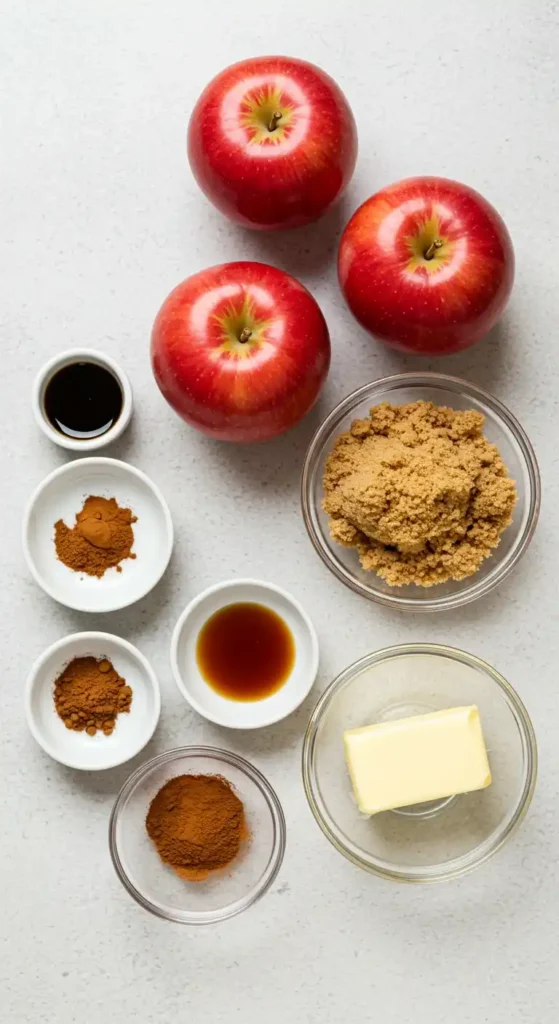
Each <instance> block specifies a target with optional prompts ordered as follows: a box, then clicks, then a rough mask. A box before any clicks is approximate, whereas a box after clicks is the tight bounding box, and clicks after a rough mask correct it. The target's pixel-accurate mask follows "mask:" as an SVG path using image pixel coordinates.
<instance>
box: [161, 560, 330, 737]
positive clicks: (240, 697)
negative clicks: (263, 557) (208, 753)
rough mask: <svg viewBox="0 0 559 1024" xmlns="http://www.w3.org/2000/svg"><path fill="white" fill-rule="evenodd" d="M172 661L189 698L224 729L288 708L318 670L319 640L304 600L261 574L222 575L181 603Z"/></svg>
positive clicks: (261, 723)
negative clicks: (226, 577)
mask: <svg viewBox="0 0 559 1024" xmlns="http://www.w3.org/2000/svg"><path fill="white" fill-rule="evenodd" d="M171 665H172V668H173V674H174V676H175V681H176V683H177V686H178V688H179V690H180V692H181V693H182V695H183V697H184V698H185V700H186V701H188V703H189V704H190V705H191V707H193V708H194V710H195V711H197V712H198V713H199V714H200V715H203V717H204V718H207V719H208V720H209V721H210V722H214V723H215V724H216V725H221V726H223V727H225V728H228V729H261V728H263V727H265V726H269V725H273V724H275V723H276V722H279V721H280V720H281V719H283V718H286V717H287V715H290V714H291V713H292V712H293V711H295V710H296V708H298V707H299V705H300V704H301V703H302V702H303V701H304V700H305V698H306V697H307V696H308V694H309V692H310V690H311V687H312V685H313V683H314V681H315V678H316V674H317V671H318V639H317V635H316V631H315V628H314V626H313V624H312V622H311V620H310V618H309V616H308V615H307V613H306V612H305V610H304V608H303V607H302V606H301V604H300V603H299V602H298V601H297V600H296V599H295V598H294V597H293V596H292V595H291V594H289V593H288V592H287V591H286V590H283V589H282V588H280V587H277V586H275V585H274V584H272V583H268V582H264V581H263V580H252V579H244V580H243V579H239V580H227V581H225V582H223V583H218V584H216V585H215V586H213V587H209V589H208V590H205V591H204V592H203V593H201V594H199V595H198V597H196V598H195V599H194V600H193V601H191V602H190V604H189V605H188V606H187V607H186V608H185V610H184V611H183V613H182V615H181V616H180V618H179V620H178V622H177V624H176V626H175V629H174V632H173V637H172V640H171Z"/></svg>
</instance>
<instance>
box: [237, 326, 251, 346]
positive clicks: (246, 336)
mask: <svg viewBox="0 0 559 1024" xmlns="http://www.w3.org/2000/svg"><path fill="white" fill-rule="evenodd" d="M251 337H252V331H251V329H250V327H243V329H242V331H241V333H240V334H239V341H240V343H241V345H244V344H245V342H246V341H250V339H251Z"/></svg>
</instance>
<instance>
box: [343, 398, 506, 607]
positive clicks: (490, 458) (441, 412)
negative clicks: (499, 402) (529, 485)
mask: <svg viewBox="0 0 559 1024" xmlns="http://www.w3.org/2000/svg"><path fill="white" fill-rule="evenodd" d="M483 425H484V417H483V415H482V414H481V413H479V412H477V411H476V410H474V409H466V410H456V409H449V408H445V407H443V406H437V405H434V404H433V403H432V402H413V403H410V404H409V405H389V404H388V403H383V404H382V405H377V406H374V407H373V408H372V409H371V410H370V412H369V416H368V417H366V418H365V419H362V420H355V422H354V423H352V425H351V428H350V430H348V431H346V433H344V434H341V435H340V436H339V437H338V438H337V440H336V443H335V445H334V447H333V449H332V451H331V452H330V455H329V456H328V459H327V462H326V468H325V471H324V481H323V482H324V502H323V507H324V510H325V512H327V513H328V515H329V517H330V523H329V526H330V533H331V535H332V538H333V540H335V541H337V542H338V543H339V544H343V545H344V546H346V547H353V548H356V549H357V552H358V554H359V559H360V561H361V565H362V566H363V568H364V569H369V570H372V571H373V572H376V573H377V574H378V575H379V576H381V577H382V578H383V579H385V580H386V582H387V583H388V584H390V585H391V586H394V587H399V586H403V585H405V584H410V583H412V584H416V585H417V586H421V587H431V586H433V585H434V584H437V583H444V582H446V581H447V580H462V579H465V578H466V577H467V576H471V575H473V573H475V572H477V570H478V569H479V567H480V565H481V564H482V562H483V560H484V559H485V558H487V557H488V556H489V555H490V554H491V552H492V551H493V549H494V548H495V547H497V545H498V543H499V541H500V538H501V534H502V533H503V530H505V529H506V527H507V526H508V525H509V524H510V523H511V522H512V516H513V510H514V506H515V503H516V497H517V495H516V486H515V483H514V481H513V480H511V479H510V477H509V475H508V473H507V469H506V466H505V464H504V462H503V460H502V458H501V455H500V453H499V451H498V449H497V448H496V447H495V445H494V444H491V443H490V442H489V441H488V440H487V438H486V437H484V434H483Z"/></svg>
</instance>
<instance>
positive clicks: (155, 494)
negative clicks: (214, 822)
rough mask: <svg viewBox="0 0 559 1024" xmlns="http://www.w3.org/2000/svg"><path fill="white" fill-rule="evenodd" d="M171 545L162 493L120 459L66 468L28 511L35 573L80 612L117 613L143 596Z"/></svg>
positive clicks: (27, 542)
mask: <svg viewBox="0 0 559 1024" xmlns="http://www.w3.org/2000/svg"><path fill="white" fill-rule="evenodd" d="M172 547H173V525H172V522H171V515H170V512H169V509H168V507H167V503H166V501H165V499H164V497H163V495H162V494H161V491H160V490H159V488H158V487H156V485H155V484H154V483H153V482H152V481H151V480H150V479H149V477H147V476H146V474H145V473H142V472H141V471H140V470H139V469H135V467H134V466H130V465H129V464H128V463H126V462H120V461H119V460H117V459H106V458H99V457H92V458H87V459H78V460H77V461H75V462H69V463H67V464H66V465H65V466H61V467H60V469H57V470H55V472H54V473H51V474H50V476H48V477H47V478H46V480H44V481H43V483H42V484H40V485H39V487H38V488H37V490H36V491H35V493H34V494H33V495H32V497H31V499H30V501H29V504H28V506H27V510H26V512H25V516H24V522H23V549H24V553H25V557H26V560H27V564H28V566H29V569H30V570H31V573H32V574H33V576H34V578H35V580H36V581H37V583H38V584H39V586H41V587H42V588H43V590H45V591H46V593H47V594H50V596H51V597H53V598H54V599H55V600H56V601H59V602H60V603H61V604H64V605H67V606H68V607H69V608H75V609H76V610H77V611H84V612H111V611H116V610H117V609H119V608H124V607H126V606H127V605H130V604H133V603H134V602H135V601H138V600H140V598H142V597H145V595H146V594H148V593H149V591H150V590H152V588H153V587H154V586H155V585H156V583H158V582H159V580H160V579H161V576H162V575H163V573H164V572H165V569H166V568H167V565H168V562H169V559H170V557H171V550H172Z"/></svg>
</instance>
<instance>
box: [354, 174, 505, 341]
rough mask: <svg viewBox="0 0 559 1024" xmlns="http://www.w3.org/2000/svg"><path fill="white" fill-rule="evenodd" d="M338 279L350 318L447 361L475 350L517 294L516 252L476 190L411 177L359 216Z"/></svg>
mask: <svg viewBox="0 0 559 1024" xmlns="http://www.w3.org/2000/svg"><path fill="white" fill-rule="evenodd" d="M429 246H431V247H432V248H431V250H429ZM425 253H427V258H425ZM338 277H339V281H340V287H341V289H342V292H343V294H344V297H345V299H346V302H347V304H348V306H349V308H350V309H351V312H352V313H353V315H354V316H355V317H356V318H357V320H358V321H359V323H360V324H362V326H363V327H365V328H366V330H368V331H370V332H371V334H374V335H375V337H376V338H378V339H379V340H380V341H383V342H385V343H386V344H387V345H391V346H393V347H395V348H398V349H400V350H402V351H404V352H413V353H416V354H419V355H426V356H427V355H428V356H433V355H443V354H448V353H451V352H458V351H460V350H461V349H465V348H468V347H469V346H470V345H473V344H474V343H475V342H476V341H479V339H480V338H482V337H483V336H484V335H485V334H487V332H488V331H489V330H490V329H491V328H492V327H493V326H494V324H495V323H496V322H497V320H498V319H499V317H500V315H501V313H502V312H503V309H504V307H505V305H506V303H507V300H508V298H509V295H510V292H511V288H512V283H513V278H514V251H513V248H512V242H511V239H510V235H509V233H508V231H507V228H506V227H505V224H504V223H503V221H502V219H501V217H500V216H499V214H498V213H497V211H496V210H495V209H494V208H493V207H492V206H491V205H490V203H488V202H487V200H485V199H484V198H483V196H481V195H479V193H478V192H475V191H474V190H473V189H471V188H468V186H467V185H461V184H460V183H459V182H456V181H450V180H449V179H447V178H433V177H425V178H408V179H407V180H405V181H400V182H397V183H396V184H394V185H390V186H389V187H388V188H385V189H383V190H382V191H381V192H377V193H376V195H374V196H371V197H370V199H367V200H366V202H364V203H363V205H362V206H360V207H359V209H358V210H357V211H356V212H355V213H354V215H353V217H352V218H351V220H350V221H349V223H348V225H347V227H346V228H345V231H344V233H343V236H342V240H341V243H340V250H339V255H338Z"/></svg>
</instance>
